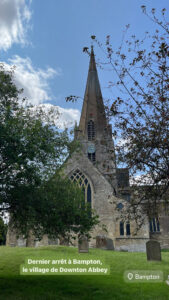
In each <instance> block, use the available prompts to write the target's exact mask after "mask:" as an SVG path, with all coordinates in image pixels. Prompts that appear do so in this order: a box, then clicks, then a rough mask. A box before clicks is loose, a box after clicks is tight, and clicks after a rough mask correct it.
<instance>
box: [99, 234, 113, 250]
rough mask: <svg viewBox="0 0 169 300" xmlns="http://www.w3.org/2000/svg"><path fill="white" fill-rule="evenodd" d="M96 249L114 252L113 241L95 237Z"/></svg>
mask: <svg viewBox="0 0 169 300" xmlns="http://www.w3.org/2000/svg"><path fill="white" fill-rule="evenodd" d="M96 248H100V249H103V250H114V245H113V240H112V239H109V238H107V237H105V236H103V235H98V236H96Z"/></svg>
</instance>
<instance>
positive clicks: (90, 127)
mask: <svg viewBox="0 0 169 300" xmlns="http://www.w3.org/2000/svg"><path fill="white" fill-rule="evenodd" d="M87 133H88V140H89V141H93V140H94V139H95V126H94V122H93V121H92V120H90V121H89V122H88V126H87Z"/></svg>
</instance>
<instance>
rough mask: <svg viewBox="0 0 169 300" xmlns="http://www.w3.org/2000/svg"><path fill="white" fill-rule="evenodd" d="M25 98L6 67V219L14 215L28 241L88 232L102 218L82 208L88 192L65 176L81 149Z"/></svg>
mask: <svg viewBox="0 0 169 300" xmlns="http://www.w3.org/2000/svg"><path fill="white" fill-rule="evenodd" d="M21 93H22V91H19V90H18V89H17V87H16V86H15V84H14V81H13V71H12V70H10V71H8V72H7V71H5V70H4V68H3V65H1V68H0V213H1V215H2V216H3V215H4V213H6V212H8V213H9V214H10V216H11V217H12V223H13V226H14V227H15V228H17V230H18V232H20V233H23V234H25V235H27V234H28V232H29V231H30V230H32V231H33V232H34V234H35V236H37V237H41V236H42V235H43V234H44V233H48V234H50V235H51V236H52V235H53V236H54V235H55V236H56V235H57V236H58V235H63V236H65V235H66V234H69V235H70V232H72V231H76V232H78V233H79V234H80V233H82V232H87V231H88V230H89V229H91V228H92V226H93V225H94V224H95V223H97V222H96V219H97V218H96V217H94V216H93V214H92V212H91V215H90V216H89V208H88V207H86V208H85V209H84V210H82V209H81V208H80V207H81V203H82V202H83V201H84V197H83V194H82V191H81V190H80V189H79V188H78V187H76V186H74V185H73V184H72V183H70V182H69V180H67V179H65V178H63V176H62V177H61V176H60V175H59V170H60V168H61V165H62V164H63V162H64V160H65V158H67V157H68V155H70V154H71V151H73V150H74V147H75V145H74V143H72V142H71V141H70V140H69V137H68V133H67V132H66V131H64V132H60V131H58V130H57V128H56V127H55V126H54V124H53V123H52V121H51V118H48V116H45V115H43V114H42V112H39V113H38V114H36V113H34V111H33V108H32V107H31V106H29V105H28V104H27V103H26V100H25V99H21ZM44 117H45V118H44ZM54 174H55V175H54ZM53 176H54V177H53ZM90 211H91V210H90Z"/></svg>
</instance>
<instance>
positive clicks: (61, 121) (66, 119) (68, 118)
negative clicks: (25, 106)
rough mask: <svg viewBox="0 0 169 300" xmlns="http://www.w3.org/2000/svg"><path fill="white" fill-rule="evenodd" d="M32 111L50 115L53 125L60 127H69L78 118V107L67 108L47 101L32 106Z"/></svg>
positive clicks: (77, 120)
mask: <svg viewBox="0 0 169 300" xmlns="http://www.w3.org/2000/svg"><path fill="white" fill-rule="evenodd" d="M33 111H34V113H38V112H39V111H42V113H44V114H45V115H46V116H48V117H49V116H50V117H49V119H50V121H53V122H54V124H55V126H56V127H58V128H60V129H65V128H71V127H73V126H74V125H75V122H77V123H78V122H79V119H80V111H79V110H78V109H67V108H63V107H60V106H55V105H52V104H49V103H44V104H40V105H37V106H34V107H33Z"/></svg>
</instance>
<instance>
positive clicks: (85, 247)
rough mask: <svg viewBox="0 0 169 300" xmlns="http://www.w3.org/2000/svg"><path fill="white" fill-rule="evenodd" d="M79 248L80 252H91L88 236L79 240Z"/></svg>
mask: <svg viewBox="0 0 169 300" xmlns="http://www.w3.org/2000/svg"><path fill="white" fill-rule="evenodd" d="M78 250H79V253H87V252H89V242H88V239H87V237H86V236H82V237H80V238H79V240H78Z"/></svg>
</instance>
